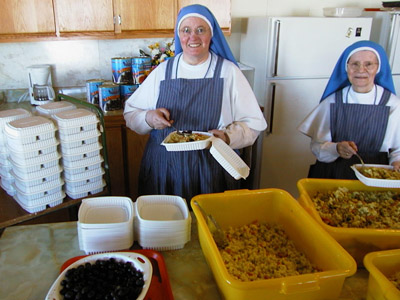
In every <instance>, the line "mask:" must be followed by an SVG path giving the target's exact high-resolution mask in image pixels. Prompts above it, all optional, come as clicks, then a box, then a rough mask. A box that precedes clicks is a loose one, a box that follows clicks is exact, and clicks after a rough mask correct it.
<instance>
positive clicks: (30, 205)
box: [14, 189, 65, 213]
mask: <svg viewBox="0 0 400 300" xmlns="http://www.w3.org/2000/svg"><path fill="white" fill-rule="evenodd" d="M64 197H65V194H64V192H63V191H62V190H61V189H59V191H58V192H56V193H53V194H49V195H46V196H44V197H42V198H40V199H37V200H33V201H32V200H28V201H26V199H24V197H23V196H22V194H20V193H19V192H18V191H16V194H15V195H14V200H15V201H16V202H17V203H18V204H19V205H20V206H21V207H22V208H23V209H25V210H26V211H28V212H30V213H35V212H39V211H42V210H45V209H46V208H47V206H50V207H54V206H56V205H59V204H61V203H62V202H63V199H64Z"/></svg>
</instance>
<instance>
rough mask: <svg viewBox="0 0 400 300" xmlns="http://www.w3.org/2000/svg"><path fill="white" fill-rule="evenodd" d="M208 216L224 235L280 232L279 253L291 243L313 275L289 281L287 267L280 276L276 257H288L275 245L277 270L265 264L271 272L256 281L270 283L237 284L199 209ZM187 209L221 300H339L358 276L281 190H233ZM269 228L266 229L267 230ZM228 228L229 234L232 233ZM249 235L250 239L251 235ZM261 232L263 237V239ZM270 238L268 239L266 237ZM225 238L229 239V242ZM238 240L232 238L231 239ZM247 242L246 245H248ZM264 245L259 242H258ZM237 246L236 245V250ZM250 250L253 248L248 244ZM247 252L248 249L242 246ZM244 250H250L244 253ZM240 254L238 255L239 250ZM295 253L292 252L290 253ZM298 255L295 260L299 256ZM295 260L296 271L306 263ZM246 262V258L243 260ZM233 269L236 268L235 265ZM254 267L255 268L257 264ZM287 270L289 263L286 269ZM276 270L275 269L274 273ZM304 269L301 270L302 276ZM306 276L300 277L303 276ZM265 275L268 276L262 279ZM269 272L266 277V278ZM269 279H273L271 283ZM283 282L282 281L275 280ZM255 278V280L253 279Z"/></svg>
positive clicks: (349, 261) (198, 198)
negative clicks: (348, 280) (349, 279)
mask: <svg viewBox="0 0 400 300" xmlns="http://www.w3.org/2000/svg"><path fill="white" fill-rule="evenodd" d="M194 201H197V202H198V203H199V204H200V206H201V207H202V208H203V209H204V210H205V211H206V212H207V213H210V214H212V216H213V217H214V218H215V219H216V221H217V223H218V224H219V225H220V226H221V228H222V230H225V231H226V232H227V231H228V232H229V230H232V231H239V230H240V229H241V228H243V227H245V228H247V227H248V229H247V230H253V228H254V226H253V225H256V226H260V227H261V225H262V224H264V225H265V228H263V229H262V230H267V229H266V228H267V227H268V226H273V230H275V231H276V232H275V234H276V235H281V234H280V229H282V228H283V230H284V232H285V234H286V235H287V237H288V239H287V240H286V239H283V240H282V241H281V243H282V245H285V246H284V247H282V248H287V246H288V244H289V240H290V241H293V244H294V245H295V246H296V247H295V248H296V249H297V250H299V251H300V252H301V253H304V255H305V257H306V258H308V259H309V260H310V262H311V263H312V264H313V265H312V267H311V268H318V269H320V270H313V271H311V270H312V269H311V268H310V269H307V268H309V265H308V264H307V265H308V266H307V267H304V269H302V267H301V268H298V269H300V270H297V271H298V272H299V274H298V275H288V273H287V271H288V269H291V271H292V270H294V269H296V267H290V268H288V267H285V268H283V269H282V270H280V267H277V266H278V265H280V264H281V263H280V262H278V258H279V256H286V254H287V253H285V252H283V251H282V250H281V251H279V249H280V247H279V246H278V245H279V243H277V244H276V249H277V250H278V251H277V253H276V254H277V255H276V256H277V257H276V260H275V259H273V258H271V261H275V264H271V263H269V265H270V266H272V267H273V269H271V270H267V271H265V270H264V269H263V270H261V271H262V272H260V274H261V273H262V275H257V277H264V276H265V275H267V277H268V276H271V278H266V279H265V278H261V279H255V280H248V278H244V279H245V281H243V280H242V279H237V277H235V276H234V275H232V274H231V273H230V272H229V271H228V268H229V264H230V263H229V262H228V266H227V263H226V262H224V259H223V257H222V256H223V254H221V252H220V249H219V248H218V246H217V244H216V243H215V240H214V238H213V235H212V233H211V231H210V229H209V227H208V226H207V220H206V218H205V216H204V215H203V214H202V212H201V211H200V209H199V208H198V206H197V205H195V204H194ZM191 207H192V209H193V212H194V214H195V216H196V220H197V224H198V226H197V228H198V234H199V242H200V246H201V249H202V252H203V254H204V257H205V259H206V261H207V263H208V265H209V266H210V268H211V271H212V273H213V276H214V279H215V281H216V283H217V286H218V289H219V291H220V292H221V296H222V298H223V299H226V300H249V299H251V300H265V299H273V300H321V299H324V300H328V299H332V300H333V299H338V298H339V296H340V293H341V290H342V287H343V283H344V280H345V278H346V277H349V276H351V275H353V274H354V273H355V272H356V263H355V261H354V259H353V258H352V257H351V256H350V254H349V253H347V252H346V251H345V250H344V249H343V248H342V247H341V246H340V245H339V244H338V243H337V242H336V241H335V240H334V239H333V238H332V237H331V236H330V235H329V234H327V232H326V231H324V230H323V228H322V227H321V226H318V224H317V222H316V221H315V220H314V219H313V218H311V217H310V215H309V214H308V213H307V212H306V211H305V210H304V209H303V208H302V207H301V206H300V205H299V203H298V202H297V201H296V200H295V199H294V198H293V197H292V196H291V195H290V194H289V193H288V192H286V191H284V190H280V189H261V190H251V191H250V190H232V191H225V192H224V193H215V194H202V195H198V196H195V197H193V198H192V199H191ZM267 225H268V226H267ZM275 225H277V227H276V228H275ZM230 228H231V229H230ZM249 233H250V234H249ZM249 233H247V234H244V235H245V236H244V237H243V238H242V237H241V236H240V234H238V236H237V242H238V243H240V240H241V241H242V242H245V240H246V239H250V240H252V238H250V235H251V231H250V232H249ZM265 233H266V231H265V232H263V234H265ZM266 235H267V236H268V234H266ZM228 238H229V237H228ZM235 239H236V238H235ZM249 242H250V241H249ZM258 243H261V244H263V242H260V241H259V242H258ZM237 245H239V244H237ZM250 245H252V244H250ZM264 245H266V246H267V245H271V246H272V245H274V242H273V241H272V240H266V241H265V244H264ZM245 247H246V246H245ZM250 247H251V248H252V249H251V250H250V252H254V254H255V256H254V257H255V258H260V257H262V256H263V254H259V253H257V251H258V250H257V249H256V247H253V246H250ZM246 248H248V247H246ZM235 249H236V248H235ZM237 251H238V252H240V250H237ZM293 252H294V251H293ZM297 255H298V256H297ZM294 257H296V258H295V259H293V261H296V259H297V260H298V262H299V263H300V265H302V264H303V263H304V261H303V257H301V256H300V254H294ZM246 259H247V258H246ZM232 264H238V263H237V262H235V263H232ZM247 264H248V263H247V262H245V261H243V262H242V264H241V265H242V266H243V267H247V266H246V265H247ZM255 264H258V263H255ZM288 265H289V263H288ZM274 268H276V269H277V271H276V272H273V270H274ZM301 269H302V270H301ZM305 270H306V273H303V274H301V272H304V271H305ZM265 272H267V273H265ZM268 272H270V274H269V273H268ZM272 276H276V277H274V278H272ZM279 276H283V277H279ZM254 278H256V277H255V275H254Z"/></svg>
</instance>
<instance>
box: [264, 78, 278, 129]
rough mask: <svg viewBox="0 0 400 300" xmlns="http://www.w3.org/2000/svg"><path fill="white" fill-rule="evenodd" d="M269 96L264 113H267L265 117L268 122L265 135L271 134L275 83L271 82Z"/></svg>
mask: <svg viewBox="0 0 400 300" xmlns="http://www.w3.org/2000/svg"><path fill="white" fill-rule="evenodd" d="M270 86H271V97H270V98H269V99H270V101H268V104H269V105H268V107H267V109H266V111H265V112H266V113H267V114H269V115H268V117H267V122H268V128H267V131H266V135H270V134H272V129H273V124H274V106H275V91H276V83H275V82H271V84H270Z"/></svg>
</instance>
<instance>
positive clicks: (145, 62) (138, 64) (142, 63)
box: [132, 56, 151, 84]
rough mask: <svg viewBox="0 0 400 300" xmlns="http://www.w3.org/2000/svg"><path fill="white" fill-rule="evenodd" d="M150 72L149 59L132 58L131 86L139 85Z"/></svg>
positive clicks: (141, 57) (144, 57)
mask: <svg viewBox="0 0 400 300" xmlns="http://www.w3.org/2000/svg"><path fill="white" fill-rule="evenodd" d="M150 71H151V57H149V56H139V57H133V58H132V76H133V84H141V83H143V81H144V80H145V79H146V77H147V75H148V74H149V73H150Z"/></svg>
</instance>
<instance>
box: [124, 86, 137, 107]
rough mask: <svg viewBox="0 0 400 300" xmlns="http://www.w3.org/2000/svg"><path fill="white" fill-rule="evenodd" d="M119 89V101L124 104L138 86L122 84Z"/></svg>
mask: <svg viewBox="0 0 400 300" xmlns="http://www.w3.org/2000/svg"><path fill="white" fill-rule="evenodd" d="M119 87H120V93H121V99H122V102H123V103H125V101H126V100H128V98H129V97H130V96H131V95H132V94H133V93H134V92H135V91H136V90H137V88H138V87H139V85H138V84H122V85H120V86H119Z"/></svg>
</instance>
